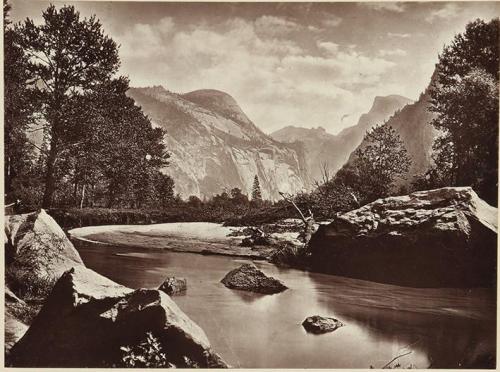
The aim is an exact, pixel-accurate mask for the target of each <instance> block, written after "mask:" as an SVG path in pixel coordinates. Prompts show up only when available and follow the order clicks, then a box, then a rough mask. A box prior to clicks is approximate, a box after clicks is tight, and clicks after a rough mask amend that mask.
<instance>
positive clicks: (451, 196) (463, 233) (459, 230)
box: [310, 187, 498, 287]
mask: <svg viewBox="0 0 500 372" xmlns="http://www.w3.org/2000/svg"><path fill="white" fill-rule="evenodd" d="M497 218H498V210H497V209H496V208H494V207H491V206H490V205H488V204H487V203H486V202H484V201H483V200H481V199H480V198H479V197H478V196H477V194H476V193H475V192H474V191H473V190H472V189H471V188H469V187H457V188H453V187H447V188H441V189H436V190H429V191H420V192H415V193H412V194H410V195H406V196H397V197H389V198H385V199H379V200H376V201H374V202H372V203H370V204H367V205H365V206H363V207H361V208H359V209H356V210H353V211H350V212H347V213H344V214H341V215H339V216H337V218H336V219H335V220H334V221H333V222H332V223H331V224H329V225H324V226H320V228H319V229H318V231H317V233H316V234H315V235H314V236H313V238H312V239H311V241H310V250H311V264H312V267H313V268H314V269H316V270H319V271H322V272H326V273H330V274H335V275H342V276H348V277H353V278H359V279H366V280H372V281H377V282H384V283H392V284H398V285H404V286H412V287H476V286H492V285H494V284H495V281H496V279H495V277H496V260H497V258H496V257H497Z"/></svg>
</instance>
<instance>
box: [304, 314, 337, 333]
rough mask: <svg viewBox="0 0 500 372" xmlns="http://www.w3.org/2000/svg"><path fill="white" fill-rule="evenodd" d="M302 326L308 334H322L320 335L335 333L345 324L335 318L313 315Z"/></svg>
mask: <svg viewBox="0 0 500 372" xmlns="http://www.w3.org/2000/svg"><path fill="white" fill-rule="evenodd" d="M302 326H303V327H304V329H305V330H306V331H307V332H311V333H316V334H320V333H327V332H333V331H335V330H336V329H337V328H340V327H342V326H343V324H342V322H341V321H340V320H338V319H335V318H331V317H324V316H320V315H313V316H310V317H307V318H306V319H305V320H304V321H303V322H302Z"/></svg>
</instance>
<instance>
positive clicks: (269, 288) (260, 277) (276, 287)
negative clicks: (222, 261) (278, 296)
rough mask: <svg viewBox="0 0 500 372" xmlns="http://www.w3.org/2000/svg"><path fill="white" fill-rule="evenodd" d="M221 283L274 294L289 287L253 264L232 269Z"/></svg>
mask: <svg viewBox="0 0 500 372" xmlns="http://www.w3.org/2000/svg"><path fill="white" fill-rule="evenodd" d="M221 283H222V284H224V285H225V286H226V287H228V288H231V289H241V290H245V291H251V292H257V293H263V294H273V293H279V292H283V291H284V290H286V289H288V287H286V286H285V285H284V284H283V283H282V282H281V281H279V280H278V279H275V278H273V277H269V276H267V275H266V274H264V273H263V272H262V271H261V270H259V269H258V268H257V267H256V266H255V265H253V264H243V265H241V266H240V267H238V268H236V269H234V270H231V271H230V272H229V273H227V274H226V276H225V277H224V278H223V279H222V280H221Z"/></svg>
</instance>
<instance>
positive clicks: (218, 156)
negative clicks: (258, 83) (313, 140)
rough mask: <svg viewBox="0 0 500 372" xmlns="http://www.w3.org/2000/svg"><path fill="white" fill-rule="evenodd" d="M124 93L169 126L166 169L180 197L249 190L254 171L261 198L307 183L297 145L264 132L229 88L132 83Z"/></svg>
mask: <svg viewBox="0 0 500 372" xmlns="http://www.w3.org/2000/svg"><path fill="white" fill-rule="evenodd" d="M127 94H128V95H129V96H130V97H132V98H134V100H135V101H136V103H137V104H138V105H139V106H141V107H142V109H143V111H144V112H145V113H146V114H147V115H148V116H149V117H150V118H151V121H152V122H153V124H154V125H156V126H159V127H161V128H163V129H165V130H166V131H167V135H166V137H165V142H166V146H167V149H168V151H169V152H170V154H171V158H170V165H169V166H168V167H167V168H165V170H164V171H165V173H167V174H169V175H171V176H172V178H173V179H174V181H175V187H176V189H175V190H176V192H178V193H180V194H181V196H182V197H184V198H187V197H188V196H190V195H195V196H198V197H200V198H209V197H211V196H212V195H214V194H216V193H220V192H222V191H223V190H226V191H229V190H230V189H231V188H233V187H239V188H241V189H242V190H243V192H244V193H247V194H250V193H251V189H252V183H253V178H254V176H255V175H257V176H258V177H259V180H260V185H261V188H262V196H263V197H264V198H265V199H271V200H276V199H278V198H279V194H278V192H279V191H283V192H290V193H297V192H299V191H302V190H305V189H307V188H308V187H309V186H310V180H309V177H308V173H307V169H306V164H305V160H304V154H303V152H302V149H301V146H297V145H290V144H282V143H279V142H277V141H275V140H273V139H272V138H271V137H269V136H267V135H266V134H264V133H263V132H262V131H261V130H260V129H259V128H258V127H257V126H256V125H255V124H254V123H253V122H252V121H251V120H250V119H249V118H248V117H247V116H246V114H245V113H244V112H243V110H242V109H241V108H240V107H239V105H238V103H237V102H236V100H234V98H233V97H231V96H230V95H229V94H227V93H224V92H221V91H217V90H211V89H204V90H196V91H193V92H189V93H186V94H177V93H172V92H170V91H168V90H166V89H165V88H163V87H161V86H154V87H147V88H130V90H129V91H128V93H127Z"/></svg>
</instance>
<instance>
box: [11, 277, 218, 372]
mask: <svg viewBox="0 0 500 372" xmlns="http://www.w3.org/2000/svg"><path fill="white" fill-rule="evenodd" d="M148 332H151V333H152V334H154V335H155V337H156V338H157V339H158V340H159V342H160V344H161V346H162V348H163V352H164V353H165V354H166V355H167V357H168V359H169V362H171V363H173V364H174V365H176V366H184V364H185V357H187V358H189V360H191V361H193V362H194V363H196V364H197V365H199V366H200V367H227V365H226V363H225V362H224V361H222V359H221V358H220V357H219V356H218V355H217V354H215V353H214V352H213V351H212V349H211V347H210V343H209V341H208V339H207V336H206V335H205V333H204V332H203V330H202V329H201V328H200V327H199V326H198V325H197V324H195V323H194V322H193V321H192V320H190V319H189V318H188V317H187V316H186V315H185V314H184V313H183V312H182V311H181V310H180V309H179V308H178V307H177V305H176V304H175V303H174V302H173V301H172V300H171V299H170V297H169V296H167V295H166V294H165V293H163V292H162V291H158V290H147V289H138V290H135V291H134V290H132V289H129V288H126V287H124V286H121V285H119V284H117V283H114V282H113V281H111V280H109V279H107V278H105V277H103V276H101V275H99V274H97V273H95V272H94V271H92V270H89V269H86V268H84V267H75V268H73V269H71V270H69V271H67V272H66V273H64V275H63V276H62V277H61V278H60V279H59V280H58V281H57V283H56V285H55V286H54V289H53V290H52V292H51V294H50V295H49V297H48V298H47V301H46V303H45V304H44V306H43V308H42V310H41V311H40V313H39V314H38V316H37V317H36V318H35V320H34V321H33V324H32V325H31V327H30V328H29V329H28V331H27V332H26V334H25V335H24V336H23V337H22V338H21V339H20V340H19V342H17V343H16V344H15V345H14V347H13V348H12V350H11V355H10V356H11V359H10V360H11V364H12V365H13V366H15V367H111V366H119V365H120V361H121V357H122V350H121V349H120V347H122V346H126V345H127V346H129V345H135V344H137V343H139V342H141V341H142V340H144V338H145V335H146V334H147V333H148Z"/></svg>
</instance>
